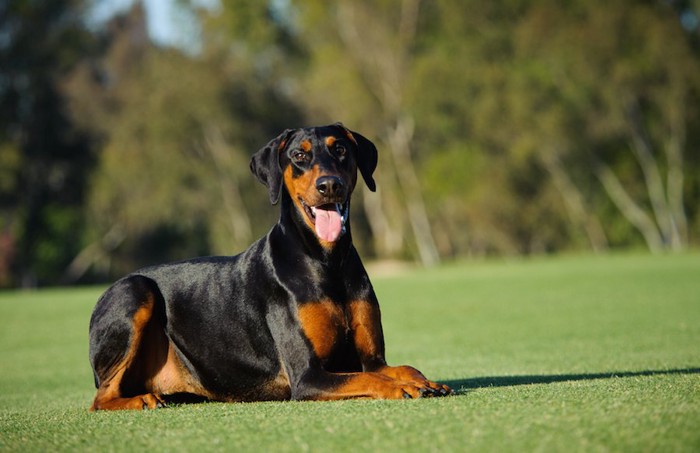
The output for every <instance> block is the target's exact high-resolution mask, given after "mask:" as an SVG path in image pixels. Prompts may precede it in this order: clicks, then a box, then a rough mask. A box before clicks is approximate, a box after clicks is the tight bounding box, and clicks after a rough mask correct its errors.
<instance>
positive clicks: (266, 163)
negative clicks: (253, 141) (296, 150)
mask: <svg viewBox="0 0 700 453" xmlns="http://www.w3.org/2000/svg"><path fill="white" fill-rule="evenodd" d="M295 132H296V129H286V130H285V131H284V132H282V133H281V134H280V135H278V136H277V137H275V138H273V139H272V140H270V142H269V143H268V144H267V145H265V146H264V147H263V148H262V149H260V150H259V151H258V152H257V153H255V154H253V157H252V159H250V171H252V172H253V174H254V175H255V176H256V177H257V178H258V180H259V181H260V182H261V183H263V184H265V186H267V189H268V190H269V191H270V202H271V203H272V204H277V202H278V201H279V199H280V192H281V190H282V168H281V167H280V154H281V153H282V151H284V150H285V149H286V147H287V145H289V142H290V141H291V137H292V135H293V134H294V133H295Z"/></svg>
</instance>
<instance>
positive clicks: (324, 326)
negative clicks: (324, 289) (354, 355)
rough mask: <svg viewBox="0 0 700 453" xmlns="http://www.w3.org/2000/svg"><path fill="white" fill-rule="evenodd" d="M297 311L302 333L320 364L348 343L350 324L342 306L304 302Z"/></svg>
mask: <svg viewBox="0 0 700 453" xmlns="http://www.w3.org/2000/svg"><path fill="white" fill-rule="evenodd" d="M298 310H299V311H298V316H299V322H300V323H301V328H302V331H303V332H304V335H305V336H306V338H307V339H308V340H309V342H310V343H311V346H312V347H313V350H314V354H315V355H316V356H317V357H318V358H319V359H320V360H321V362H325V361H327V360H328V359H329V358H330V357H331V354H333V352H334V351H335V350H336V349H338V347H340V346H343V345H345V343H347V342H348V341H349V339H350V336H351V335H350V323H349V321H348V317H347V315H346V312H345V310H344V309H343V307H342V305H340V304H336V303H335V302H333V301H331V300H323V301H319V302H306V303H304V304H301V305H299V309H298Z"/></svg>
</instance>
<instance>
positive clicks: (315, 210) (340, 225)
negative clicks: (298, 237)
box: [299, 199, 349, 242]
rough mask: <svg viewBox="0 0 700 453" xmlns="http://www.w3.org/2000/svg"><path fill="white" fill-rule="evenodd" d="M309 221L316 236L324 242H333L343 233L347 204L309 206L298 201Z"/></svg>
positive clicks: (302, 201) (346, 217) (346, 218)
mask: <svg viewBox="0 0 700 453" xmlns="http://www.w3.org/2000/svg"><path fill="white" fill-rule="evenodd" d="M299 201H300V202H301V205H302V206H303V207H304V212H305V213H306V216H307V217H308V219H309V221H310V222H311V223H312V224H313V225H314V229H315V231H316V236H318V238H319V239H321V240H323V241H326V242H335V241H337V240H338V238H339V237H340V236H341V235H342V234H343V233H345V223H346V222H347V220H348V206H349V205H348V202H347V201H346V202H345V203H327V204H322V205H318V206H309V205H307V204H306V203H304V200H301V199H300V200H299Z"/></svg>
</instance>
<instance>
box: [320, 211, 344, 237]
mask: <svg viewBox="0 0 700 453" xmlns="http://www.w3.org/2000/svg"><path fill="white" fill-rule="evenodd" d="M342 229H343V221H342V220H341V218H340V213H338V211H337V210H336V208H335V205H334V204H327V205H323V206H318V207H317V208H316V235H317V236H318V237H319V239H321V240H324V241H326V242H335V241H337V240H338V237H339V236H340V232H341V230H342Z"/></svg>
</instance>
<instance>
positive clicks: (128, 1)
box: [91, 0, 219, 48]
mask: <svg viewBox="0 0 700 453" xmlns="http://www.w3.org/2000/svg"><path fill="white" fill-rule="evenodd" d="M135 1H137V0H92V3H93V5H94V6H93V9H92V14H91V20H92V21H94V22H95V23H96V24H97V25H98V26H99V24H100V23H103V22H104V21H106V20H109V18H111V17H112V16H113V15H114V14H117V13H120V12H123V11H126V10H127V9H129V7H131V5H133V4H134V2H135ZM142 1H143V3H144V5H145V7H146V13H147V16H148V32H149V35H150V36H151V39H152V40H153V41H154V42H156V43H157V44H161V45H167V46H176V47H184V48H187V47H188V42H187V40H188V39H187V38H188V35H189V36H191V33H192V32H193V31H195V27H196V24H195V23H194V20H193V17H191V16H190V15H188V14H186V13H183V11H182V10H181V9H178V8H176V6H175V3H176V2H177V1H178V0H142ZM193 3H195V4H196V5H198V6H202V7H205V8H209V9H216V8H217V7H218V5H219V1H218V0H194V1H193Z"/></svg>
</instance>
